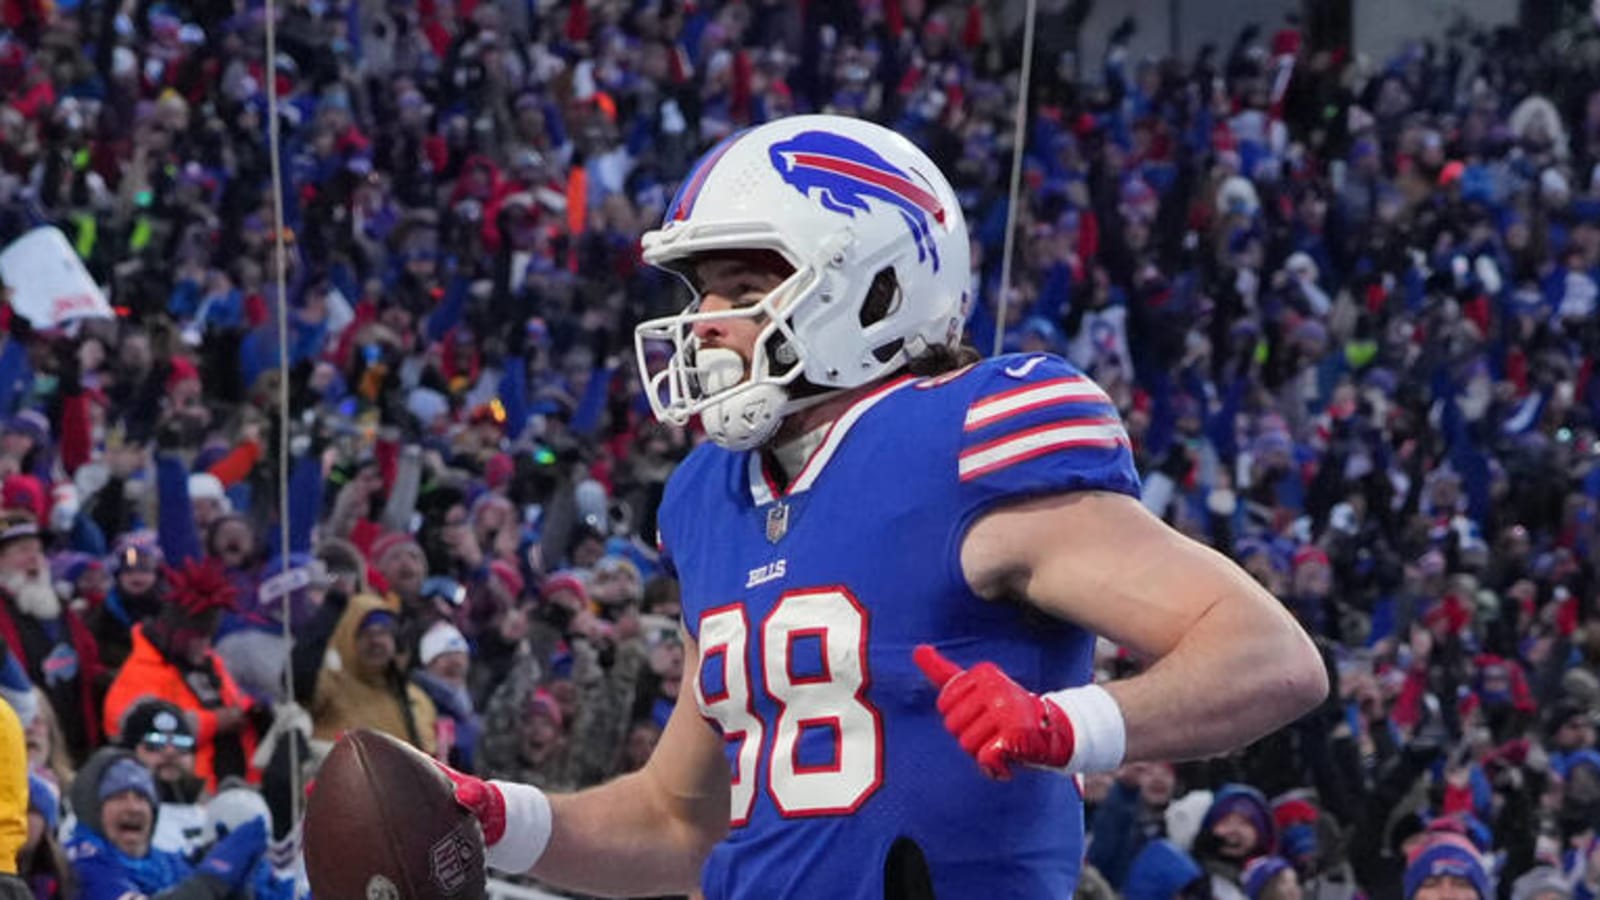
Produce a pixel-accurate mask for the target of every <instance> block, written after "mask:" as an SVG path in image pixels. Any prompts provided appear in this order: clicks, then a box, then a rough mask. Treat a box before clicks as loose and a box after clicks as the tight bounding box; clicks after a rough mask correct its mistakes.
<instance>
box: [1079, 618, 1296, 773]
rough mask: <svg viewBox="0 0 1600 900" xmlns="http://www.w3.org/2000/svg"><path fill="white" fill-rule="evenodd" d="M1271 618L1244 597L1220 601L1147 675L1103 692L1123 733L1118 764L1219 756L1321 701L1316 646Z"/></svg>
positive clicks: (1283, 622)
mask: <svg viewBox="0 0 1600 900" xmlns="http://www.w3.org/2000/svg"><path fill="white" fill-rule="evenodd" d="M1275 613H1276V611H1273V613H1271V614H1268V613H1265V612H1264V611H1263V610H1262V609H1261V608H1260V604H1259V603H1258V602H1256V601H1254V600H1253V599H1252V598H1245V597H1238V596H1230V597H1224V598H1222V599H1219V600H1218V601H1216V602H1215V603H1213V604H1212V605H1211V606H1210V608H1209V609H1208V610H1207V611H1206V612H1205V614H1203V615H1202V616H1200V618H1199V619H1198V620H1196V621H1195V623H1194V625H1193V627H1192V628H1190V629H1189V631H1188V632H1187V633H1186V634H1185V635H1184V638H1183V639H1182V640H1181V641H1180V642H1179V643H1178V644H1177V646H1175V647H1174V648H1173V649H1172V651H1171V652H1170V653H1168V654H1167V655H1166V656H1164V657H1162V659H1161V660H1160V661H1158V662H1157V663H1156V664H1155V665H1153V666H1151V667H1150V669H1149V670H1148V671H1146V672H1144V673H1143V674H1141V675H1138V676H1135V677H1133V678H1128V679H1125V680H1122V681H1117V682H1113V683H1112V684H1110V685H1108V686H1107V690H1108V691H1110V693H1111V695H1112V696H1113V697H1114V698H1116V701H1117V705H1118V706H1119V707H1120V708H1121V709H1122V715H1123V719H1124V721H1125V722H1126V725H1127V758H1128V759H1129V760H1130V761H1131V760H1179V759H1193V758H1198V757H1203V756H1210V755H1213V754H1217V753H1223V752H1225V751H1228V750H1231V749H1233V748H1235V747H1239V746H1241V745H1243V744H1246V743H1249V742H1250V741H1253V740H1256V739H1257V738H1259V737H1261V736H1262V735H1264V734H1266V733H1268V732H1270V731H1272V730H1273V729H1275V728H1279V727H1281V726H1283V725H1285V724H1287V723H1288V722H1290V721H1293V720H1294V719H1295V718H1297V717H1298V716H1300V715H1301V714H1302V713H1304V712H1305V711H1306V710H1307V709H1308V708H1310V707H1311V706H1313V705H1315V703H1316V702H1317V701H1318V700H1320V698H1321V697H1323V696H1324V695H1326V693H1327V678H1326V674H1325V673H1324V671H1323V669H1322V664H1321V659H1320V658H1319V656H1318V654H1317V652H1316V649H1315V647H1314V646H1313V645H1312V644H1311V641H1310V639H1309V638H1307V637H1306V636H1305V633H1304V632H1302V631H1301V630H1300V629H1299V628H1298V627H1297V626H1296V625H1295V624H1294V623H1293V622H1292V621H1291V620H1290V619H1289V618H1288V617H1287V616H1284V615H1277V614H1275Z"/></svg>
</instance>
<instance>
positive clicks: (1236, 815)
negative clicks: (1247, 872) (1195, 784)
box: [1194, 784, 1277, 900]
mask: <svg viewBox="0 0 1600 900" xmlns="http://www.w3.org/2000/svg"><path fill="white" fill-rule="evenodd" d="M1276 844H1277V835H1276V834H1275V832H1274V830H1273V822H1272V812H1271V810H1270V808H1269V807H1268V806H1267V800H1266V798H1265V797H1263V796H1262V795H1261V792H1260V791H1258V790H1256V789H1255V788H1253V787H1250V786H1249V785H1244V784H1230V785H1226V786H1224V787H1223V788H1222V789H1221V790H1219V791H1217V794H1216V797H1215V798H1213V799H1212V801H1211V808H1210V809H1209V810H1207V811H1206V815H1205V818H1204V819H1203V820H1202V821H1201V823H1200V833H1199V834H1198V835H1197V836H1196V837H1195V841H1194V857H1195V859H1196V860H1197V861H1198V862H1199V863H1200V865H1201V866H1203V867H1205V870H1206V872H1207V873H1208V874H1209V875H1210V877H1211V896H1212V897H1213V898H1217V900H1228V898H1236V897H1239V896H1242V895H1243V874H1244V865H1245V863H1247V862H1249V861H1250V860H1251V859H1254V858H1255V857H1257V856H1262V855H1266V854H1270V853H1271V852H1272V851H1273V849H1274V847H1275V846H1276Z"/></svg>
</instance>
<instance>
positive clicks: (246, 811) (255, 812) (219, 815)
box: [206, 778, 272, 838]
mask: <svg viewBox="0 0 1600 900" xmlns="http://www.w3.org/2000/svg"><path fill="white" fill-rule="evenodd" d="M218 787H219V790H218V791H217V795H216V796H215V797H212V798H211V801H210V802H209V803H207V804H206V824H207V825H208V826H210V828H211V831H212V833H213V834H215V835H216V836H217V837H218V838H221V837H224V836H226V835H228V834H230V833H232V832H233V830H234V829H236V828H238V827H239V826H240V825H244V824H246V823H249V822H252V821H254V820H256V819H261V820H262V821H264V822H266V823H267V833H268V834H271V833H272V810H271V809H269V808H268V807H267V801H266V798H264V797H262V796H261V792H260V791H258V790H256V789H255V788H253V787H251V786H250V785H248V784H246V783H244V782H243V781H241V780H239V779H238V778H227V779H224V780H223V782H222V784H220V785H218Z"/></svg>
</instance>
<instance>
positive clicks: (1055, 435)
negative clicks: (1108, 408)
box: [959, 418, 1129, 481]
mask: <svg viewBox="0 0 1600 900" xmlns="http://www.w3.org/2000/svg"><path fill="white" fill-rule="evenodd" d="M1119 446H1121V447H1127V446H1129V441H1128V433H1127V431H1125V430H1123V427H1122V422H1121V421H1119V420H1118V419H1115V418H1087V419H1064V420H1062V421H1060V422H1054V423H1051V424H1048V425H1040V426H1037V427H1034V428H1029V429H1027V430H1024V431H1019V432H1014V433H1012V434H1008V435H1006V436H1004V437H1000V438H996V439H994V440H992V441H987V442H985V443H982V444H978V445H976V446H974V447H969V448H967V449H966V450H964V451H962V453H961V457H960V461H959V468H960V475H961V480H962V481H970V480H972V479H974V478H977V477H979V476H981V475H988V474H990V473H991V472H996V471H999V470H1000V469H1004V468H1007V467H1009V466H1014V465H1016V464H1017V463H1021V462H1026V461H1028V460H1030V459H1034V458H1036V457H1039V456H1043V455H1045V454H1046V453H1056V452H1059V451H1062V450H1071V449H1074V448H1078V447H1119Z"/></svg>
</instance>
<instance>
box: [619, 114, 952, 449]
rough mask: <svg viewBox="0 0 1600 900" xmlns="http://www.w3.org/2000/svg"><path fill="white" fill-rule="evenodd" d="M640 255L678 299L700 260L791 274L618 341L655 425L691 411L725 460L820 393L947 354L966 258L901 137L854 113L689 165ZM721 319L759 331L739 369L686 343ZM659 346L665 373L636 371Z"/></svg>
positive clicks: (725, 357)
mask: <svg viewBox="0 0 1600 900" xmlns="http://www.w3.org/2000/svg"><path fill="white" fill-rule="evenodd" d="M643 246H644V259H645V261H646V262H648V263H650V264H652V265H655V266H660V267H662V268H665V269H667V270H669V271H673V272H675V273H677V274H678V275H679V276H680V277H683V278H684V280H685V281H686V282H689V286H690V289H691V290H694V288H695V286H694V284H693V282H692V280H691V279H690V278H689V275H690V266H691V265H692V264H693V262H694V260H695V258H696V257H697V256H700V255H702V254H714V253H716V252H718V251H737V250H771V251H775V252H777V253H778V254H780V255H782V256H783V257H784V258H785V259H786V260H788V261H789V263H790V264H792V265H793V266H794V274H793V275H791V276H790V277H789V278H787V279H786V280H785V281H784V282H783V283H782V284H781V285H779V286H778V287H777V288H776V289H775V290H773V291H772V293H770V294H768V295H767V296H766V297H764V298H763V299H762V300H761V302H759V303H757V304H755V305H753V306H750V307H746V308H740V309H732V310H723V311H716V312H701V311H700V309H699V299H698V296H697V297H696V300H695V301H694V302H692V303H691V304H690V305H689V307H688V308H687V309H685V310H684V311H683V312H681V313H679V314H677V315H673V316H666V317H664V318H659V319H652V320H650V321H648V322H644V323H641V324H640V325H639V326H638V328H637V330H636V331H635V334H634V342H635V348H636V350H637V351H638V355H639V371H640V373H641V377H643V379H644V381H645V389H646V393H647V394H648V396H649V398H650V404H651V407H652V408H653V409H654V410H655V414H656V417H657V418H658V419H660V420H662V421H664V422H669V423H672V424H675V425H684V424H686V423H688V421H689V420H690V419H691V418H693V417H694V416H696V415H698V416H700V417H701V422H702V424H703V425H704V427H705V429H706V433H707V434H708V435H709V436H710V437H711V439H712V440H714V441H716V442H717V443H718V444H720V445H722V446H724V447H727V448H729V449H733V450H747V449H750V448H752V447H757V446H760V445H761V444H763V443H765V442H766V441H767V440H768V439H769V438H770V437H771V436H772V434H773V433H774V432H775V431H776V430H777V428H778V425H779V424H780V423H781V422H782V420H783V417H784V416H786V415H788V414H790V413H792V412H795V411H797V410H800V409H803V408H805V407H806V406H809V405H812V404H814V403H816V402H817V401H818V400H820V399H822V398H825V397H826V396H828V395H829V394H831V393H833V392H835V391H838V390H843V389H846V388H853V387H859V386H861V385H863V384H866V383H868V382H871V381H873V380H874V379H877V378H881V377H883V376H884V375H887V374H889V373H891V372H894V371H895V370H897V369H899V368H901V367H902V366H904V365H905V364H906V362H907V361H908V360H910V359H911V358H913V357H915V356H917V355H919V354H921V353H923V352H924V351H926V350H927V349H928V348H930V347H933V346H936V345H941V344H942V345H953V344H955V343H956V342H957V341H958V340H959V339H960V335H961V326H962V323H963V322H964V321H965V318H966V312H967V309H966V305H967V304H966V300H967V290H968V285H969V284H970V272H969V269H970V262H969V255H970V249H969V247H968V244H967V228H966V221H965V219H964V218H963V216H962V214H961V206H960V203H959V202H958V201H957V200H956V197H955V192H954V191H952V190H951V189H950V184H949V183H948V182H947V181H946V180H945V178H944V176H943V175H942V174H941V173H940V172H939V170H938V169H937V168H936V167H935V166H934V164H933V162H932V161H931V160H929V159H928V157H927V156H926V155H925V154H924V153H923V152H922V151H921V150H919V149H918V148H917V147H916V146H915V145H913V144H912V143H911V142H910V141H908V140H906V139H905V138H904V137H902V136H901V135H899V134H897V133H895V132H893V131H890V130H888V129H886V128H883V127H881V126H879V125H874V124H872V123H870V122H864V121H861V120H859V119H850V118H845V117H843V116H795V117H792V118H787V119H781V120H779V121H776V122H770V123H768V124H765V125H761V126H759V127H756V128H751V129H748V130H745V131H742V132H739V133H737V134H734V135H732V136H731V137H729V138H727V139H726V140H724V141H722V143H720V144H718V145H717V146H716V147H714V148H712V149H711V151H710V152H709V153H707V154H706V155H705V156H703V157H701V158H700V160H699V161H698V162H696V163H695V165H694V167H693V168H692V169H690V170H689V174H688V175H687V176H686V177H685V178H684V181H683V185H682V186H681V187H680V188H679V190H678V194H677V196H676V197H674V198H673V200H672V203H671V204H670V205H669V206H668V208H667V216H666V220H665V221H664V222H663V223H662V226H661V228H659V229H657V230H655V231H651V232H649V233H647V234H645V235H644V238H643ZM869 296H870V297H871V298H872V300H873V302H872V303H870V304H869V303H868V299H869ZM737 318H750V319H756V320H758V321H764V322H765V323H766V324H765V327H764V328H763V330H762V331H761V333H760V337H759V338H758V339H757V342H756V350H755V353H754V358H753V359H751V360H748V367H747V366H746V361H745V360H744V359H742V358H740V357H739V355H738V354H737V353H736V352H734V351H732V350H728V349H724V348H708V349H705V350H702V349H701V348H700V347H699V341H698V339H697V338H696V337H695V335H694V326H695V324H696V323H697V322H704V321H709V320H719V319H737ZM662 349H664V350H666V351H668V357H667V361H666V363H665V365H664V366H661V365H660V364H659V363H657V364H655V365H652V363H651V356H652V350H662ZM747 368H748V377H746V369H747ZM652 370H654V371H652ZM801 382H803V383H804V384H805V385H806V387H805V388H804V390H801V391H796V390H794V388H795V387H796V386H797V384H798V383H801Z"/></svg>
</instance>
